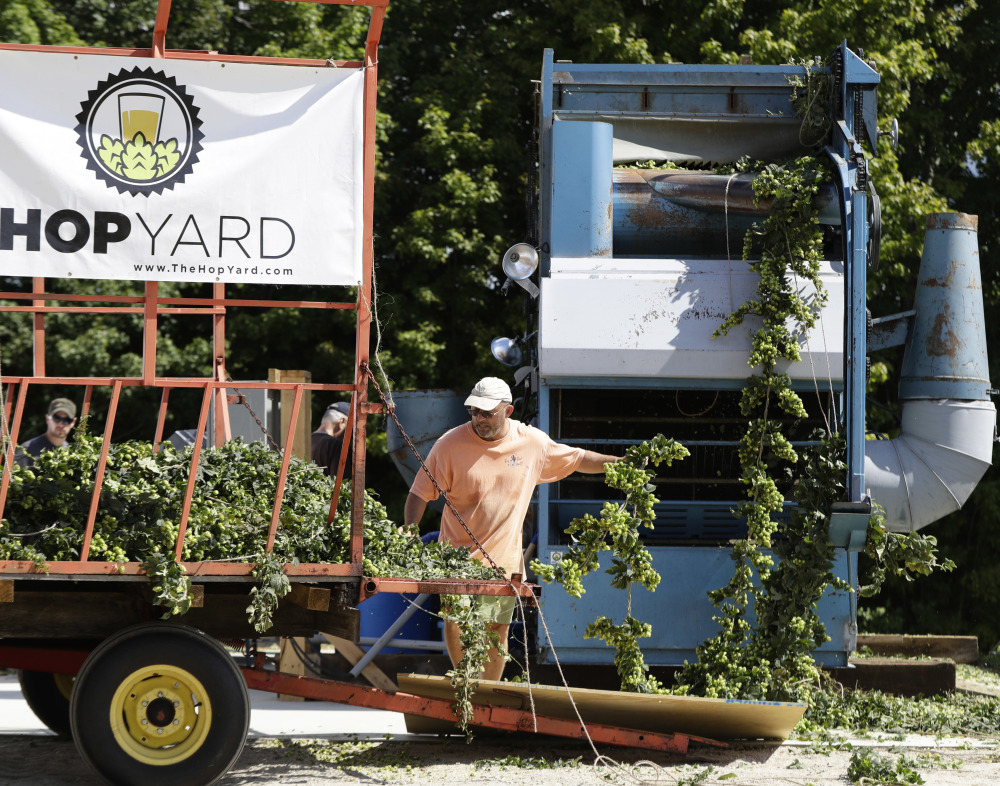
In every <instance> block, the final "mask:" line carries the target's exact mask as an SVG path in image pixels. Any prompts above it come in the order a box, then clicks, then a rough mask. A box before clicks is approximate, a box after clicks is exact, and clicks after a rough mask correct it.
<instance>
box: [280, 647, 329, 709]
mask: <svg viewBox="0 0 1000 786" xmlns="http://www.w3.org/2000/svg"><path fill="white" fill-rule="evenodd" d="M303 656H305V657H303ZM306 659H308V660H309V664H307V663H306ZM308 665H311V666H312V667H313V668H314V669H319V653H318V652H312V651H311V650H310V645H309V641H308V639H306V638H305V637H299V636H295V637H292V638H287V637H286V638H283V639H282V640H281V649H280V650H279V652H278V671H280V672H281V673H282V674H290V675H291V676H293V677H304V676H306V668H307V666H308ZM309 673H310V674H313V673H315V672H312V671H310V672H309ZM278 700H279V701H305V698H304V697H302V696H292V695H289V694H287V693H281V694H278Z"/></svg>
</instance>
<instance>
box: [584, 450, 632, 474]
mask: <svg viewBox="0 0 1000 786" xmlns="http://www.w3.org/2000/svg"><path fill="white" fill-rule="evenodd" d="M621 458H622V457H621V456H609V455H607V454H605V453H595V452H594V451H593V450H585V451H583V458H582V459H580V464H579V466H577V468H576V471H577V472H582V473H584V474H585V475H596V474H598V473H600V472H604V465H605V464H614V463H615V462H616V461H621Z"/></svg>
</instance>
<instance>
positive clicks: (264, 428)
mask: <svg viewBox="0 0 1000 786" xmlns="http://www.w3.org/2000/svg"><path fill="white" fill-rule="evenodd" d="M232 381H233V378H232V377H231V376H229V374H228V373H227V374H226V382H232ZM233 390H235V391H236V395H237V396H239V397H240V398H241V399H243V406H244V407H246V408H247V412H249V413H250V417H252V418H253V419H254V421H255V422H256V423H257V425H258V426H260V430H261V432H263V434H264V436H265V437H267V441H268V442H270V443H271V448H273V449H274V450H275V451H277V452H279V453H280V452H281V447H280V446H279V445H278V443H277V442H275V441H274V437H272V436H271V434H270V432H269V431H268V430H267V426H265V425H264V424H263V423H261V421H260V418H259V417H257V413H256V412H254V411H253V407H251V406H250V399H249V398H247V397H246V396H244V395H243V393H242V392H241V391H240V389H239V388H237V387H234V388H233Z"/></svg>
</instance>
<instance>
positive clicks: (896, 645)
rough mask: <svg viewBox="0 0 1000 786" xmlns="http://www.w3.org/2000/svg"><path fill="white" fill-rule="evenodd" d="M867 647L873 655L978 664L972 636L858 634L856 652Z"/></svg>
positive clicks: (975, 639) (977, 647)
mask: <svg viewBox="0 0 1000 786" xmlns="http://www.w3.org/2000/svg"><path fill="white" fill-rule="evenodd" d="M862 647H866V648H868V649H870V650H871V651H872V654H873V655H882V656H885V657H891V656H893V655H904V656H906V657H909V658H915V657H921V656H923V657H928V658H951V659H952V660H953V661H955V663H978V662H979V639H978V638H976V637H975V636H910V635H895V634H883V633H877V634H859V635H858V649H859V650H860V649H861V648H862Z"/></svg>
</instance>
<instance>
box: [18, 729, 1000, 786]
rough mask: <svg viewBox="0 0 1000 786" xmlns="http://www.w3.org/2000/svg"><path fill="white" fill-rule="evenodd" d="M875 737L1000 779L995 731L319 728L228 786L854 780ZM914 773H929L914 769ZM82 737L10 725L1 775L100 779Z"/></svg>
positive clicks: (947, 776)
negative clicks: (682, 752) (738, 736)
mask: <svg viewBox="0 0 1000 786" xmlns="http://www.w3.org/2000/svg"><path fill="white" fill-rule="evenodd" d="M869 747H870V748H873V749H874V750H873V752H874V754H875V755H876V756H878V757H879V758H881V759H883V760H885V761H887V762H888V763H889V764H890V765H891V766H896V765H897V764H898V763H899V762H900V761H902V763H903V765H904V766H905V767H906V768H908V769H909V770H912V771H914V772H916V773H919V776H920V777H921V778H923V781H922V782H923V783H926V784H928V786H958V785H959V784H962V786H969V785H972V786H980V785H985V784H993V783H998V782H1000V748H998V746H997V744H996V741H993V742H988V741H982V740H980V741H975V742H972V741H962V740H940V739H938V740H935V739H931V738H924V739H916V738H909V739H907V740H905V741H899V740H894V739H892V738H889V737H884V738H882V739H874V738H872V739H854V740H852V741H851V742H850V743H845V742H843V741H841V742H834V743H831V742H823V743H800V742H795V743H787V742H786V743H784V744H779V743H761V742H758V743H740V744H734V745H731V747H730V748H729V749H726V750H717V749H709V748H697V747H692V749H691V750H690V751H689V755H688V756H687V757H685V758H676V757H675V758H671V757H668V756H664V755H662V754H655V753H654V754H650V753H648V752H639V751H635V750H625V749H610V748H606V749H603V750H601V751H600V753H601V754H602V755H603V756H604V757H607V758H605V759H603V760H596V757H595V754H594V751H593V750H592V749H591V748H590V747H589V746H588V745H587V743H586V742H580V743H577V742H574V741H565V740H559V739H554V738H534V737H527V736H523V735H522V736H517V737H512V736H501V737H479V738H476V739H474V740H473V741H472V742H471V743H469V744H467V743H466V742H465V741H464V740H463V739H461V738H455V737H450V738H445V737H415V736H412V735H406V736H405V737H400V738H389V739H383V740H378V739H372V738H370V737H369V738H367V739H361V738H358V739H348V740H340V741H334V740H309V739H302V738H296V739H285V738H256V739H251V740H250V741H249V742H248V743H247V746H246V748H245V749H244V751H243V754H242V755H241V757H240V758H239V760H238V761H237V763H236V765H235V766H234V767H233V768H232V769H231V770H230V772H229V774H228V775H227V776H226V777H225V778H223V779H222V780H221V781H219V784H220V786H264V785H265V784H289V785H292V784H294V785H295V786H319V784H338V783H367V784H383V783H385V784H389V783H392V784H397V783H413V784H429V783H443V784H448V785H449V786H467V785H471V784H477V785H478V786H482V784H504V785H505V786H506V784H510V783H512V782H518V783H521V782H535V783H543V784H554V785H555V786H578V785H579V784H591V783H593V784H597V783H620V784H695V783H698V784H701V783H704V784H715V783H719V784H739V785H740V786H773V785H780V784H797V785H798V786H806V785H807V784H812V785H813V786H832V784H848V783H850V782H851V781H850V780H849V778H848V769H849V766H850V762H851V757H852V752H854V751H856V750H859V749H861V748H869ZM905 782H908V783H912V782H919V781H914V780H912V779H911V780H907V781H905ZM100 783H101V782H100V781H99V780H98V779H97V778H96V777H94V776H93V775H91V774H90V772H89V771H88V770H87V768H86V765H85V764H84V763H83V761H82V760H81V759H80V757H79V755H78V754H77V752H76V749H75V747H74V746H73V743H72V742H70V741H68V740H64V739H60V738H59V737H56V736H55V735H51V736H49V735H5V736H3V737H0V784H16V785H17V786H29V784H30V786H69V784H73V785H74V786H92V785H93V786H97V784H100Z"/></svg>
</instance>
